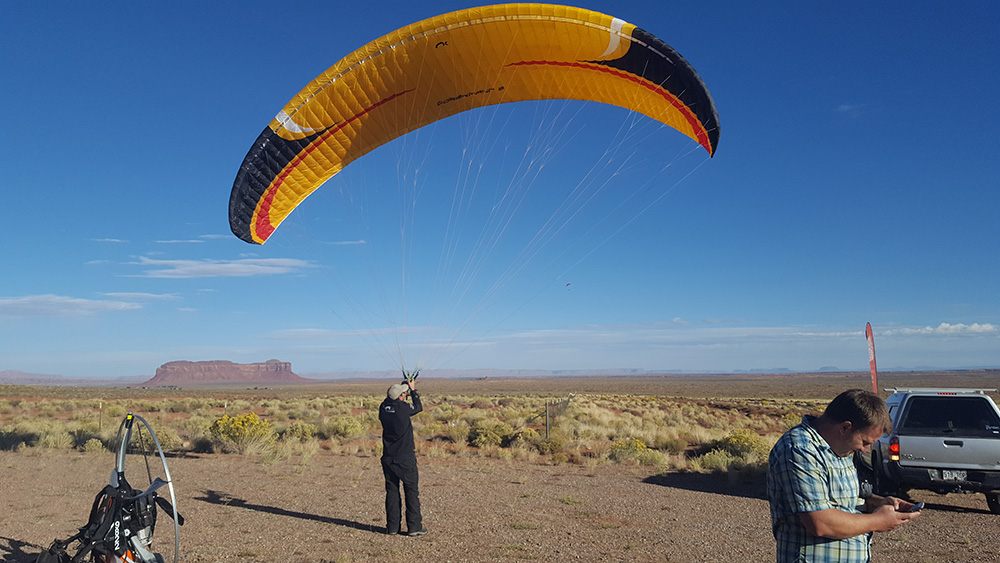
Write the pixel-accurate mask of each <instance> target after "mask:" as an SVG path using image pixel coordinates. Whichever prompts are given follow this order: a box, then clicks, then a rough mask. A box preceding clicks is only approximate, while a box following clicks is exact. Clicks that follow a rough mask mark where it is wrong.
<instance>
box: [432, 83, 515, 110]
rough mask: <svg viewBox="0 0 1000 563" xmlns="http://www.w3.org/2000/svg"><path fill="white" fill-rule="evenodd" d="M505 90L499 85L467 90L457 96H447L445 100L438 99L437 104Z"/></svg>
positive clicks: (441, 104) (440, 104)
mask: <svg viewBox="0 0 1000 563" xmlns="http://www.w3.org/2000/svg"><path fill="white" fill-rule="evenodd" d="M503 90H504V87H503V86H497V87H496V88H493V87H490V88H480V89H479V90H476V91H475V92H466V93H464V94H458V95H457V96H451V97H450V98H445V99H443V100H438V102H437V105H439V106H443V105H444V104H449V103H451V102H454V101H456V100H461V99H464V98H468V97H470V96H481V95H483V94H489V93H491V92H503Z"/></svg>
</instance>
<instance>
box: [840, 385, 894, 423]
mask: <svg viewBox="0 0 1000 563" xmlns="http://www.w3.org/2000/svg"><path fill="white" fill-rule="evenodd" d="M823 416H824V417H826V418H827V419H829V420H832V421H834V422H838V423H839V422H845V421H847V422H850V423H851V426H853V427H854V429H855V430H864V429H866V428H871V427H873V426H874V427H878V426H881V427H882V431H883V432H890V431H892V422H891V421H890V420H889V411H888V409H887V407H886V405H885V401H884V400H882V397H879V396H878V395H876V394H875V393H872V392H871V391H865V390H864V389H849V390H847V391H844V392H843V393H841V394H840V395H837V396H836V397H834V399H833V400H832V401H830V404H829V405H827V406H826V410H825V411H823Z"/></svg>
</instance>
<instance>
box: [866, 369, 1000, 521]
mask: <svg viewBox="0 0 1000 563" xmlns="http://www.w3.org/2000/svg"><path fill="white" fill-rule="evenodd" d="M886 391H891V392H892V394H891V395H889V398H888V399H886V403H887V404H888V406H889V418H890V419H891V420H892V426H893V430H892V432H891V433H890V434H886V435H883V436H882V437H881V438H879V439H878V441H877V442H875V445H874V446H873V447H872V453H871V460H867V459H865V460H863V461H864V462H865V464H866V465H867V464H868V462H869V461H870V466H869V468H868V469H869V470H870V471H871V475H872V477H873V483H872V484H873V486H874V489H875V491H876V492H879V493H882V494H905V493H906V491H907V490H908V489H925V490H930V491H935V492H937V493H941V494H945V493H950V492H976V493H985V495H986V503H987V504H988V505H989V507H990V511H991V512H993V513H994V514H1000V409H998V408H997V405H996V403H994V402H993V400H992V399H991V398H990V396H989V395H987V393H988V392H991V391H996V390H995V389H944V388H942V389H937V388H910V389H886Z"/></svg>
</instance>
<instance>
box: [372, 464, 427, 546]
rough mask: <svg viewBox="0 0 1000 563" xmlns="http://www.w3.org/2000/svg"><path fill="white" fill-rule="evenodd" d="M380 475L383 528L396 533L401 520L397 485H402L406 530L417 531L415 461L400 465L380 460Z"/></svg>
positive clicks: (418, 504)
mask: <svg viewBox="0 0 1000 563" xmlns="http://www.w3.org/2000/svg"><path fill="white" fill-rule="evenodd" d="M382 473H383V474H384V475H385V527H386V531H387V532H389V533H393V532H398V531H399V524H400V519H401V514H400V509H401V508H402V500H401V499H400V497H399V483H400V482H402V483H403V494H405V495H406V529H407V531H411V532H412V531H414V530H419V529H420V528H421V527H422V525H423V522H422V519H421V517H420V492H419V491H418V490H417V480H418V475H417V460H405V461H403V463H402V464H400V463H399V462H396V461H394V460H392V459H388V458H382Z"/></svg>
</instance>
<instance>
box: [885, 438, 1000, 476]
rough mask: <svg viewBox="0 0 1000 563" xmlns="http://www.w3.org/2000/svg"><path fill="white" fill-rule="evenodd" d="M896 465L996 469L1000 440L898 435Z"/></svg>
mask: <svg viewBox="0 0 1000 563" xmlns="http://www.w3.org/2000/svg"><path fill="white" fill-rule="evenodd" d="M899 453H900V460H899V461H900V465H902V466H905V467H917V466H919V467H935V468H945V469H965V470H970V469H971V470H974V471H975V470H982V471H1000V440H997V439H993V438H968V437H962V436H955V437H945V436H900V437H899Z"/></svg>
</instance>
